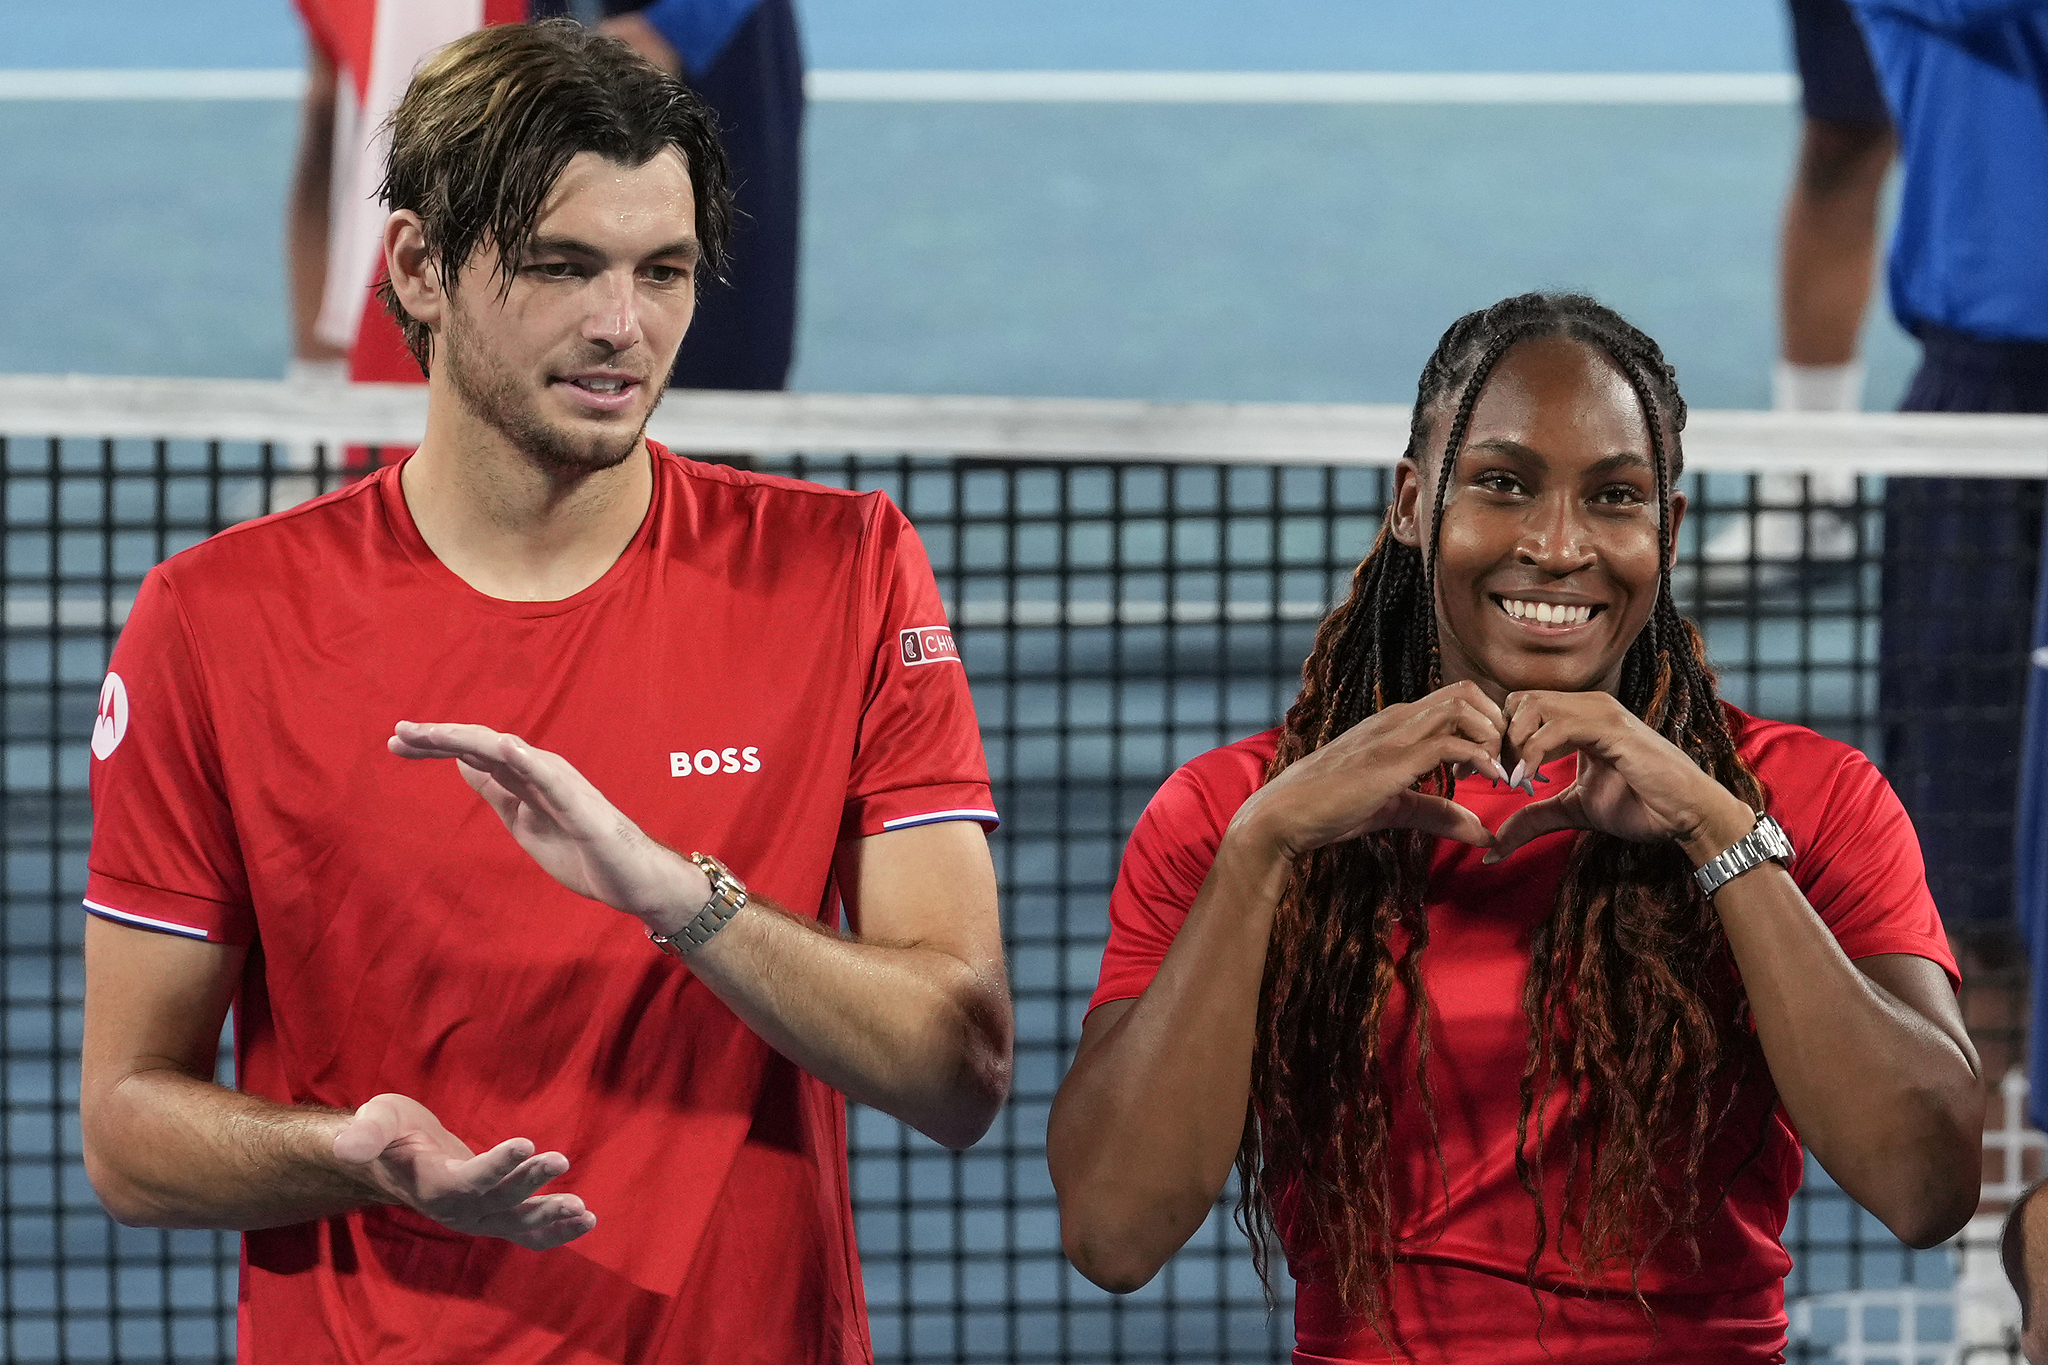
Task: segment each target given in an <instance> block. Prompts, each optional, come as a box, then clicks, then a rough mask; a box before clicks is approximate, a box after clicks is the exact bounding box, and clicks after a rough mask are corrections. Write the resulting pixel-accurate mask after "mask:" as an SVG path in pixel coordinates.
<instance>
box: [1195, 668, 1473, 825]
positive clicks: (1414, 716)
mask: <svg viewBox="0 0 2048 1365" xmlns="http://www.w3.org/2000/svg"><path fill="white" fill-rule="evenodd" d="M1506 728H1507V725H1506V721H1505V719H1504V718H1503V717H1502V715H1501V710H1500V708H1499V707H1497V706H1495V705H1494V704H1493V702H1492V701H1491V700H1489V699H1488V697H1487V695H1486V694H1485V693H1484V692H1482V691H1481V690H1480V689H1479V686H1478V684H1476V683H1471V682H1458V683H1452V684H1451V685H1450V686H1448V687H1440V688H1438V689H1437V690H1436V691H1434V692H1432V693H1430V694H1429V695H1428V696H1426V697H1424V698H1422V699H1421V700H1420V701H1412V702H1403V703H1401V704H1400V705H1398V706H1389V707H1388V708H1387V709H1386V710H1384V711H1380V712H1377V713H1375V714H1373V715H1370V716H1367V717H1366V718H1365V719H1364V720H1362V721H1360V722H1359V723H1358V724H1356V725H1354V726H1352V727H1351V728H1350V729H1349V730H1347V731H1345V732H1344V733H1343V734H1341V735H1339V736H1338V737H1337V738H1336V739H1334V740H1332V741H1331V742H1330V743H1328V744H1326V745H1324V746H1323V747H1322V748H1320V749H1318V750H1316V751H1315V752H1314V753H1312V754H1309V755H1307V756H1306V757H1304V758H1303V759H1302V760H1301V761H1300V762H1298V763H1294V764H1291V765H1290V766H1289V767H1288V768H1287V770H1286V771H1285V772H1283V773H1281V774H1280V775H1279V776H1278V777H1276V778H1274V779H1273V780H1272V781H1271V782H1268V783H1267V784H1266V785H1265V786H1263V787H1261V788H1260V789H1259V790H1258V791H1257V792H1255V793H1254V794H1253V795H1252V797H1251V799H1250V800H1248V801H1246V802H1245V803H1244V805H1243V806H1242V807H1240V808H1239V810H1238V813H1237V816H1236V817H1235V818H1234V819H1233V820H1232V821H1231V822H1230V823H1231V828H1232V829H1233V830H1243V831H1257V834H1256V835H1255V836H1254V837H1260V838H1263V839H1265V840H1269V841H1271V843H1272V844H1273V845H1274V846H1275V847H1277V849H1278V850H1279V851H1280V852H1281V853H1282V855H1283V856H1285V857H1288V858H1298V857H1300V856H1301V855H1302V854H1304V853H1307V852H1309V851H1311V850H1312V849H1318V848H1321V847H1323V846H1324V845H1326V844H1334V843H1338V842H1340V841H1342V840H1345V839H1355V838H1357V837H1358V836H1359V835H1361V834H1369V833H1371V832H1372V831H1374V830H1380V829H1419V830H1421V831H1423V832H1424V833H1426V834H1434V835H1438V836H1440V837H1442V838H1445V839H1458V840H1461V841H1463V842H1464V843H1468V844H1476V845H1477V846H1479V847H1480V848H1486V847H1488V846H1490V845H1491V844H1492V843H1493V835H1491V834H1489V833H1488V832H1487V829H1486V826H1484V825H1482V824H1481V823H1480V822H1479V817H1478V816H1476V815H1474V814H1473V813H1472V812H1471V811H1469V810H1467V809H1466V808H1465V807H1463V806H1461V805H1459V804H1458V803H1457V802H1455V801H1452V800H1449V799H1448V798H1446V797H1441V796H1432V795H1430V794H1428V793H1426V792H1418V791H1415V790H1414V789H1413V788H1414V785H1415V783H1416V782H1417V781H1418V780H1420V779H1421V778H1422V776H1423V775H1424V774H1426V773H1429V772H1431V771H1433V770H1434V769H1436V768H1439V767H1441V766H1443V765H1444V764H1446V763H1448V764H1451V765H1452V766H1453V767H1454V768H1456V769H1458V770H1459V771H1461V772H1484V773H1487V774H1490V775H1499V776H1505V774H1504V773H1501V771H1500V764H1499V758H1500V748H1501V736H1502V734H1503V732H1504V731H1505V730H1506Z"/></svg>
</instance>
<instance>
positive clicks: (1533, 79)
mask: <svg viewBox="0 0 2048 1365" xmlns="http://www.w3.org/2000/svg"><path fill="white" fill-rule="evenodd" d="M305 82H306V78H305V73H304V72H301V71H296V70H291V69H277V70H258V69H249V70H222V71H201V70H158V71H149V70H134V71H124V70H77V71H66V70H26V69H23V70H4V69H0V100H294V99H297V98H298V97H299V95H300V93H301V92H302V91H303V90H304V89H305ZM804 88H805V90H806V91H807V92H808V93H809V95H810V97H811V98H812V99H814V100H820V101H831V102H834V103H859V104H1788V103H1790V102H1791V101H1792V100H1793V99H1795V98H1796V97H1797V95H1798V89H1799V86H1798V80H1797V78H1796V77H1794V76H1791V75H1789V74H1786V73H1782V72H1749V71H1705V72H1700V71H813V72H811V73H809V75H807V76H806V77H805V80H804Z"/></svg>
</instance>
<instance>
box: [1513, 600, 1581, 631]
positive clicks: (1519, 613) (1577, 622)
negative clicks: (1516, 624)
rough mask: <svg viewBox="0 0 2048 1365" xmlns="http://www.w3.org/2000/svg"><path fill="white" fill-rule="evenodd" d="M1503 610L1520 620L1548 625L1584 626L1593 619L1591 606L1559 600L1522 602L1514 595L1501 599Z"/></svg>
mask: <svg viewBox="0 0 2048 1365" xmlns="http://www.w3.org/2000/svg"><path fill="white" fill-rule="evenodd" d="M1500 605H1501V610H1502V611H1505V612H1506V613H1507V614H1508V615H1510V616H1512V617H1514V618H1515V619H1516V620H1518V621H1534V622H1536V623H1537V624H1538V625H1546V626H1582V625H1584V624H1585V623H1586V622H1588V621H1590V620H1592V619H1593V609H1592V608H1591V607H1574V606H1565V605H1563V604H1561V603H1557V602H1522V601H1518V600H1516V599H1514V598H1512V597H1503V598H1501V599H1500Z"/></svg>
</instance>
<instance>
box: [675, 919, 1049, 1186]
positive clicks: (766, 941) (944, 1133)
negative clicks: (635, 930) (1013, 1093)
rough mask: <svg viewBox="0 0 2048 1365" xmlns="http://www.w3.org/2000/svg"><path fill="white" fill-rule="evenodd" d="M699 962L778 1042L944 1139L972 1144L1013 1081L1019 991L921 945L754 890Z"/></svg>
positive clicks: (794, 1056) (849, 1090)
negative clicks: (795, 911) (1013, 1011)
mask: <svg viewBox="0 0 2048 1365" xmlns="http://www.w3.org/2000/svg"><path fill="white" fill-rule="evenodd" d="M688 964H689V969H690V970H691V971H692V972H694V973H696V975H697V977H698V979H699V980H701V981H703V982H704V984H705V985H707V986H709V987H710V988H711V989H712V991H713V992H714V993H716V994H717V996H718V997H719V999H721V1000H723V1001H725V1003H726V1004H727V1005H729V1006H731V1008H732V1010H733V1012H734V1013H735V1014H737V1015H738V1016H739V1017H740V1019H741V1020H742V1021H743V1022H744V1023H745V1024H746V1025H747V1027H749V1028H751V1029H753V1030H754V1032H756V1033H758V1034H760V1035H761V1037H762V1038H763V1039H765V1040H766V1041H767V1042H768V1044H769V1045H770V1046H771V1047H773V1048H774V1049H775V1050H776V1051H778V1052H780V1053H782V1054H783V1055H784V1056H785V1057H788V1058H789V1059H790V1060H791V1061H793V1062H795V1063H796V1064H797V1065H798V1066H801V1067H802V1068H804V1070H806V1071H808V1072H810V1073H811V1074H812V1075H814V1076H816V1077H817V1078H818V1079H820V1080H822V1081H824V1082H825V1083H826V1084H827V1085H830V1086H832V1087H833V1088H835V1089H837V1090H839V1091H841V1092H843V1093H844V1094H845V1095H846V1096H847V1098H849V1099H852V1100H857V1101H859V1102H860V1103H862V1104H865V1105H868V1106H870V1107H872V1108H875V1109H880V1110H882V1111H883V1112H885V1113H889V1114H893V1115H895V1116H896V1117H897V1118H899V1119H902V1120H903V1121H904V1122H905V1123H908V1124H909V1125H910V1126H911V1127H913V1128H916V1129H917V1130H918V1131H919V1132H921V1133H923V1134H925V1135H926V1136H927V1137H930V1138H931V1139H933V1140H934V1141H936V1142H940V1143H944V1144H945V1145H946V1146H948V1147H952V1148H954V1149H956V1150H957V1149H960V1148H964V1147H967V1146H970V1145H972V1144H973V1143H974V1142H975V1141H976V1140H977V1139H978V1138H980V1137H981V1135H982V1134H983V1133H985V1132H986V1131H988V1125H989V1124H990V1123H991V1122H992V1121H993V1120H994V1118H995V1115H996V1111H997V1110H998V1109H1000V1108H1001V1107H1002V1103H1003V1098H1004V1096H1005V1095H1007V1094H1008V1093H1009V1088H1010V1041H1011V1025H1010V1007H1009V993H1008V990H1007V988H1006V986H1005V985H1004V982H1003V979H1002V976H1001V974H1000V969H999V968H997V969H995V970H992V971H977V970H975V969H974V968H973V967H971V966H970V965H969V964H967V963H966V962H963V961H961V960H960V959H959V958H957V957H954V956H953V955H951V954H950V953H946V952H942V951H939V950H938V949H934V948H927V947H923V946H920V945H917V944H883V943H865V942H861V941H859V940H856V939H846V938H841V937H839V936H838V935H836V934H833V933H831V932H830V931H828V930H826V929H825V928H824V927H823V926H821V925H819V924H818V923H817V922H816V921H813V920H805V919H800V918H798V917H797V916H795V915H792V914H790V913H788V912H787V911H784V910H782V909H780V908H779V907H777V906H774V905H771V904H769V903H767V902H765V901H762V900H759V899H755V900H752V901H750V902H749V904H748V906H747V908H746V909H745V910H743V911H741V912H740V914H739V915H738V916H737V917H735V918H734V919H733V920H732V922H731V923H729V924H727V925H726V926H725V928H723V929H721V930H720V931H719V932H718V934H717V936H716V937H714V938H713V939H712V940H711V941H710V942H708V943H706V944H705V945H704V946H703V947H701V948H698V949H696V950H695V951H694V952H692V953H691V954H690V956H689V958H688Z"/></svg>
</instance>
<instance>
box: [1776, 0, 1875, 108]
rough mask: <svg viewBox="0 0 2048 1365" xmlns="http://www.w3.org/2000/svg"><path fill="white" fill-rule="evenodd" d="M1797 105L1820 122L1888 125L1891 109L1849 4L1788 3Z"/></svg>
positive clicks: (1822, 0) (1836, 0)
mask: <svg viewBox="0 0 2048 1365" xmlns="http://www.w3.org/2000/svg"><path fill="white" fill-rule="evenodd" d="M1788 3H1789V4H1790V6H1791V10H1792V52H1793V56H1794V59H1795V60H1796V61H1797V62H1798V64H1799V83H1800V90H1801V93H1800V97H1799V102H1800V106H1801V107H1802V108H1804V109H1805V110H1806V116H1807V117H1808V118H1810V119H1819V120H1821V121H1822V122H1824V123H1859V124H1865V125H1873V124H1874V125H1880V126H1888V125H1889V124H1890V123H1891V121H1892V115H1891V110H1890V109H1889V108H1888V107H1887V106H1886V105H1885V102H1884V90H1883V88H1882V87H1880V86H1879V85H1878V83H1877V72H1876V70H1875V69H1873V68H1872V66H1871V65H1870V49H1869V48H1867V47H1866V46H1864V43H1863V30H1862V29H1860V28H1858V27H1857V26H1856V16H1855V15H1853V14H1851V13H1850V12H1849V5H1848V0H1788Z"/></svg>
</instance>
